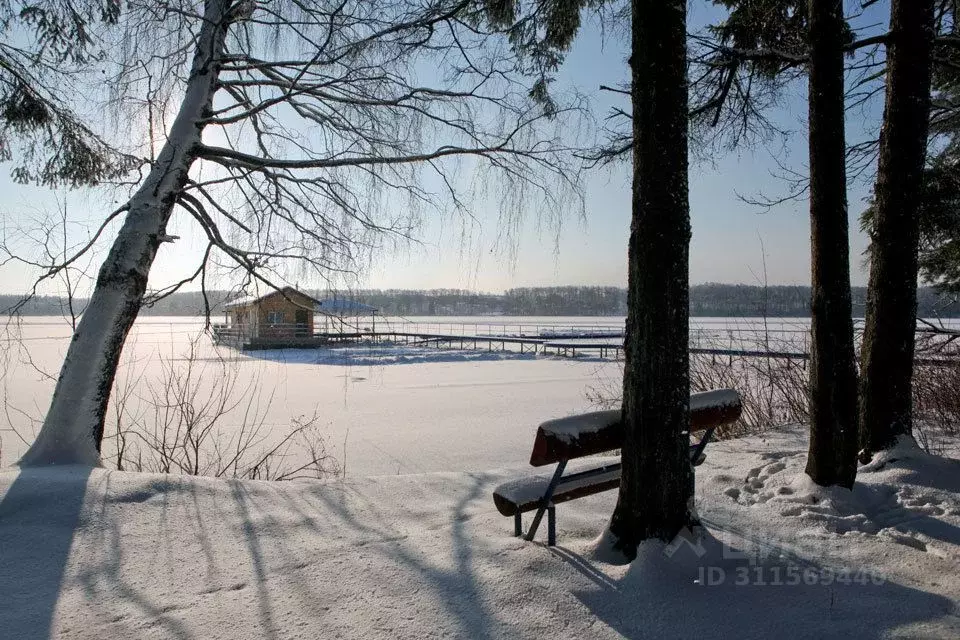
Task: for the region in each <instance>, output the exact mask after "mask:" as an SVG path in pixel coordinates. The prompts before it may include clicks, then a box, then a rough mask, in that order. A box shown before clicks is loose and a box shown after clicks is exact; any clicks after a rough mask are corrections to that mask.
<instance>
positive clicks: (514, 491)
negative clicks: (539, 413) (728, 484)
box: [493, 389, 741, 546]
mask: <svg viewBox="0 0 960 640" xmlns="http://www.w3.org/2000/svg"><path fill="white" fill-rule="evenodd" d="M740 411H741V405H740V394H738V393H737V392H736V391H735V390H733V389H720V390H716V391H706V392H704V393H694V394H691V396H690V433H691V434H693V433H699V432H703V435H702V436H700V439H699V440H698V441H697V442H696V443H694V444H691V445H690V463H691V464H692V465H693V466H697V465H699V464H700V463H702V462H703V460H704V457H705V455H704V449H705V448H706V446H707V443H709V442H710V438H711V437H713V433H714V431H716V429H717V427H720V426H722V425H725V424H730V423H732V422H735V421H736V420H737V418H739V417H740ZM620 417H621V415H620V410H619V409H614V410H611V411H594V412H592V413H586V414H582V415H576V416H570V417H568V418H559V419H557V420H548V421H547V422H544V423H543V424H541V425H540V426H539V427H538V428H537V436H536V438H535V439H534V442H533V453H531V455H530V464H531V465H533V466H534V467H542V466H545V465H549V464H556V465H557V468H556V470H555V471H554V473H553V475H552V476H546V475H539V476H530V477H526V478H520V479H518V480H512V481H510V482H505V483H504V484H501V485H500V486H499V487H497V488H496V490H495V491H494V492H493V502H494V504H495V505H496V507H497V511H499V512H500V513H501V514H503V515H505V516H513V529H514V531H513V532H514V535H515V536H518V537H519V536H521V535H523V520H522V514H524V513H526V512H527V511H533V510H536V512H537V513H536V515H535V516H534V518H533V522H532V523H531V525H530V530H529V531H528V532H527V534H526V536H525V538H526V539H527V540H533V537H534V536H535V535H536V533H537V528H538V527H539V526H540V521H541V520H542V519H543V514H544V513H546V514H547V544H548V545H550V546H553V545H555V544H556V537H557V533H556V531H557V526H556V509H555V505H557V504H559V503H561V502H567V501H569V500H575V499H577V498H582V497H584V496H589V495H593V494H595V493H600V492H602V491H607V490H609V489H616V488H617V487H619V486H620V463H619V462H616V463H612V462H607V463H605V464H599V465H594V466H592V467H589V468H586V469H582V470H578V471H577V472H576V473H571V474H568V475H564V473H563V472H564V470H565V469H566V467H567V462H569V461H570V460H575V459H577V458H583V457H585V456H591V455H596V454H599V453H604V452H607V451H612V450H614V449H619V448H620V447H621V446H622V444H623V429H622V427H621V425H620Z"/></svg>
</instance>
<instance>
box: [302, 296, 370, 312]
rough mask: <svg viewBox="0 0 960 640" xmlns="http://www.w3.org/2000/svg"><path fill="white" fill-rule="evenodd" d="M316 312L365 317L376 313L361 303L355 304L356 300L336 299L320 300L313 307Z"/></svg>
mask: <svg viewBox="0 0 960 640" xmlns="http://www.w3.org/2000/svg"><path fill="white" fill-rule="evenodd" d="M314 309H315V310H316V311H319V312H320V313H329V314H334V313H336V314H341V315H343V314H352V315H366V314H372V313H376V312H377V309H376V307H371V306H370V305H368V304H363V303H362V302H357V301H356V300H337V299H336V298H333V299H328V300H321V301H320V302H319V303H317V305H316V306H315V307H314Z"/></svg>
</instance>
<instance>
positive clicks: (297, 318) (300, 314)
mask: <svg viewBox="0 0 960 640" xmlns="http://www.w3.org/2000/svg"><path fill="white" fill-rule="evenodd" d="M294 322H295V323H296V325H297V328H296V332H297V335H298V336H305V335H307V311H306V309H297V311H296V313H295V314H294Z"/></svg>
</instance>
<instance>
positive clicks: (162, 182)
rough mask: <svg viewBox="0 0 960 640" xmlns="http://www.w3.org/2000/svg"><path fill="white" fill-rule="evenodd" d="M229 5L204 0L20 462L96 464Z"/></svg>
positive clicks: (214, 72) (208, 97) (205, 103)
mask: <svg viewBox="0 0 960 640" xmlns="http://www.w3.org/2000/svg"><path fill="white" fill-rule="evenodd" d="M228 8H229V0H207V1H206V3H205V12H204V17H205V21H204V24H203V27H202V28H201V30H200V33H199V35H198V37H197V40H196V44H195V48H196V50H195V53H194V59H193V66H192V68H191V71H190V78H189V80H188V83H187V90H186V92H185V94H184V97H183V101H182V103H181V105H180V111H179V112H178V114H177V117H176V119H175V120H174V122H173V125H172V126H171V128H170V133H169V135H168V138H167V142H166V143H165V144H164V145H163V148H162V149H161V151H160V153H159V155H158V156H157V159H156V160H155V161H154V163H153V166H152V167H151V169H150V173H149V174H148V175H147V177H146V179H145V180H144V182H143V184H142V185H141V186H140V188H139V189H137V192H136V193H135V194H134V195H133V197H132V198H131V199H130V201H129V202H128V203H127V206H126V209H127V210H126V218H125V219H124V222H123V226H122V227H121V228H120V231H119V233H118V234H117V238H116V240H114V242H113V246H112V247H111V248H110V252H109V254H108V255H107V258H106V260H105V261H104V263H103V266H101V268H100V272H99V274H98V277H97V284H96V287H95V288H94V291H93V295H92V296H91V298H90V303H89V304H88V305H87V308H86V310H85V311H84V313H83V318H82V319H81V320H80V324H79V325H78V326H77V329H76V331H75V332H74V334H73V339H72V340H71V342H70V347H69V349H68V350H67V356H66V358H65V359H64V361H63V367H62V368H61V369H60V377H59V378H58V380H57V386H56V389H54V392H53V399H52V400H51V402H50V409H49V410H48V411H47V416H46V418H45V419H44V422H43V426H42V427H41V429H40V433H39V434H38V435H37V439H36V440H35V441H34V442H33V444H32V445H31V446H30V448H29V449H28V450H27V452H26V453H25V454H24V456H23V458H22V459H21V460H20V464H21V465H47V464H84V465H95V464H98V463H99V458H100V443H101V440H102V438H103V422H104V417H105V416H106V412H107V404H108V403H109V401H110V392H111V390H112V387H113V379H114V376H115V375H116V372H117V365H118V364H119V361H120V353H121V351H122V350H123V344H124V342H125V341H126V339H127V334H128V333H129V331H130V327H132V326H133V322H134V320H136V318H137V313H138V312H139V311H140V305H141V304H142V302H143V296H144V293H145V292H146V288H147V277H148V275H149V273H150V267H151V265H152V264H153V260H154V258H155V257H156V255H157V249H158V248H159V246H160V244H161V243H162V242H163V240H164V239H165V235H166V228H167V221H168V220H169V219H170V214H171V212H172V211H173V207H174V205H175V204H176V202H177V199H178V197H179V195H180V193H181V190H182V189H183V186H184V184H185V183H186V181H187V177H188V172H189V170H190V166H191V165H192V163H193V162H194V160H195V159H196V148H197V147H198V145H199V144H200V136H201V133H202V131H203V127H204V121H203V118H204V117H205V116H207V115H208V114H209V110H210V107H211V105H212V103H213V95H214V93H215V92H216V89H217V84H216V83H217V77H218V74H219V66H220V57H221V55H222V52H223V47H224V41H225V39H226V33H227V29H228V28H229V24H228V22H227V19H226V17H225V16H226V11H227V9H228Z"/></svg>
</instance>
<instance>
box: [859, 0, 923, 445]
mask: <svg viewBox="0 0 960 640" xmlns="http://www.w3.org/2000/svg"><path fill="white" fill-rule="evenodd" d="M890 31H891V35H890V42H889V45H888V47H887V95H886V107H885V109H884V114H883V129H882V130H881V133H880V162H879V166H878V168H877V184H876V186H875V188H874V198H875V203H874V210H875V214H874V215H875V218H874V227H873V233H872V243H871V245H870V288H869V290H868V293H867V314H866V326H865V328H864V334H863V353H862V356H863V368H862V378H861V382H860V385H861V386H860V448H861V457H862V459H863V460H864V461H866V460H868V459H869V458H870V457H871V456H872V455H873V453H874V452H875V451H879V450H881V449H887V448H889V447H891V446H892V445H893V444H894V443H895V442H896V440H897V437H898V436H899V435H901V434H909V433H910V432H911V431H912V427H913V415H912V413H913V406H912V399H911V381H912V379H913V355H914V354H913V349H914V331H915V329H916V311H917V251H918V242H919V223H918V220H917V214H918V211H917V202H918V201H919V195H920V183H921V175H922V172H923V164H924V160H925V157H926V150H927V130H928V126H929V118H930V64H931V55H932V47H933V35H934V34H933V31H934V28H933V0H892V2H891V5H890Z"/></svg>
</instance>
